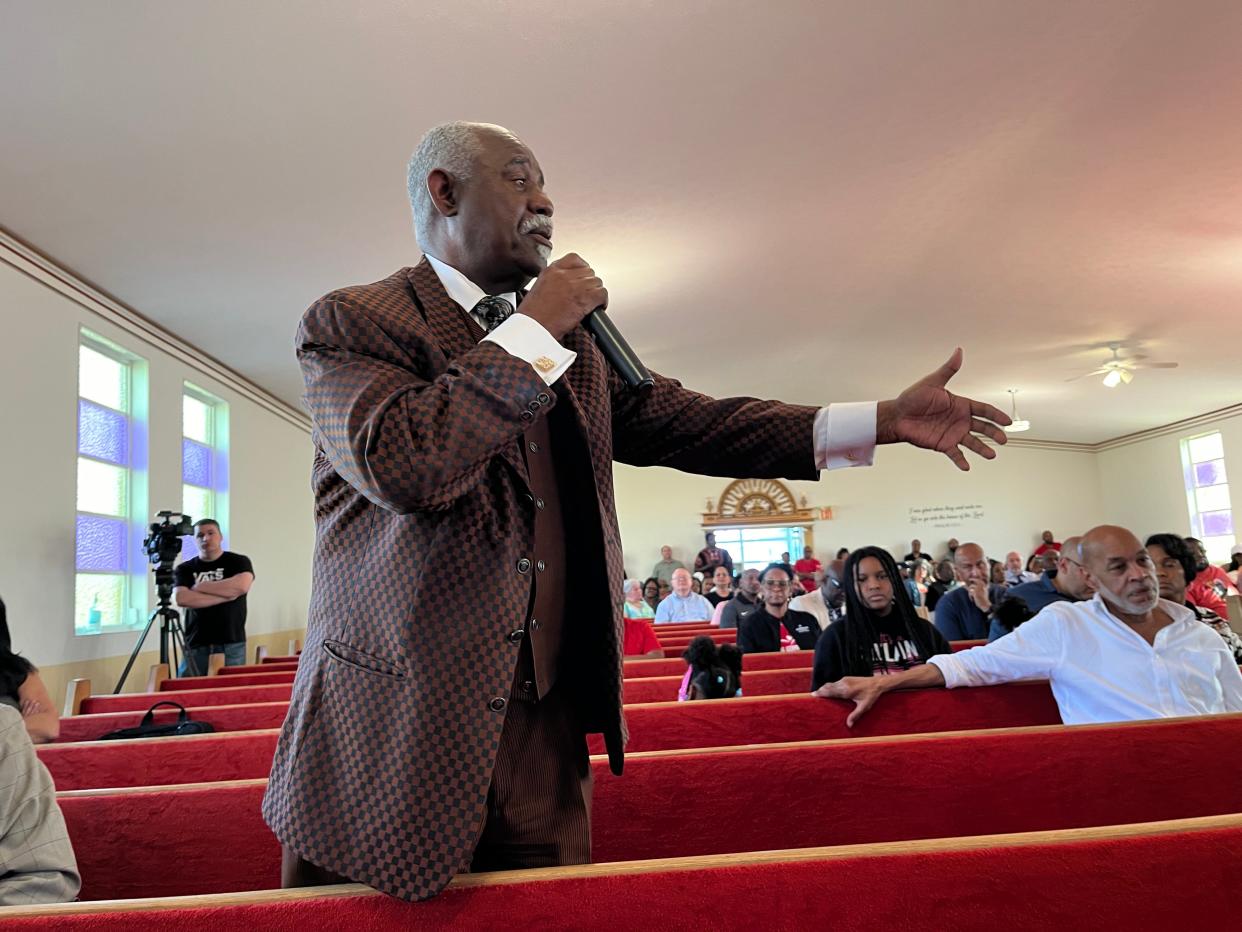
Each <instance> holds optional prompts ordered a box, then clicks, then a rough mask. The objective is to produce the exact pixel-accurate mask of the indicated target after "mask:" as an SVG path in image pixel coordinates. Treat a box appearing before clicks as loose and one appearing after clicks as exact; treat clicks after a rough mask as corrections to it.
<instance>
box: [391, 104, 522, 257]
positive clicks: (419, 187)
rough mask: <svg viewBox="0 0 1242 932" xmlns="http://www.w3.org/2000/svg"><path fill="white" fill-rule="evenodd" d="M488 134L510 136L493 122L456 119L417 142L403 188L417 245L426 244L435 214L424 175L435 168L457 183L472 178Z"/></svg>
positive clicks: (437, 127)
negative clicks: (412, 217) (494, 133)
mask: <svg viewBox="0 0 1242 932" xmlns="http://www.w3.org/2000/svg"><path fill="white" fill-rule="evenodd" d="M488 131H492V132H499V133H504V134H505V135H507V136H512V135H513V134H512V133H510V132H509V131H508V130H507V129H505V128H504V127H503V126H497V125H495V124H494V123H467V122H465V121H463V120H456V121H454V122H452V123H441V124H440V125H439V126H433V127H432V128H431V129H429V130H427V132H426V133H425V134H423V138H422V139H421V140H419V143H418V147H417V148H415V150H414V154H413V155H412V156H410V164H409V166H408V167H407V168H406V172H405V188H406V193H407V194H408V195H409V197H410V210H411V211H412V212H413V214H414V236H415V237H416V238H417V239H418V242H419V244H420V245H426V243H425V242H424V237H425V236H426V234H427V232H428V230H429V228H430V225H431V220H432V218H433V217H434V216H435V212H436V208H435V205H434V204H433V203H432V202H431V194H430V192H428V190H427V176H428V175H430V174H431V173H432V172H433V171H435V170H436V169H437V168H438V169H440V170H441V171H443V172H444V173H445V174H447V175H448V176H449V177H451V178H452V179H453V180H454V181H456V182H466V181H469V180H470V179H471V177H472V176H473V175H474V166H475V161H476V160H477V159H478V157H479V154H480V153H481V152H482V151H483V144H482V142H481V141H480V140H479V135H480V133H483V132H488Z"/></svg>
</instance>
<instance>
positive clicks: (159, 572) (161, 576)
mask: <svg viewBox="0 0 1242 932" xmlns="http://www.w3.org/2000/svg"><path fill="white" fill-rule="evenodd" d="M155 516H156V517H157V518H159V519H160V520H159V521H154V522H152V524H151V526H150V529H149V530H148V532H147V536H146V537H145V538H143V541H142V549H143V551H145V552H146V555H147V560H148V561H149V562H150V563H151V566H152V568H153V570H154V572H155V595H156V598H157V599H158V601H159V605H157V606H156V608H155V611H153V612H152V613H151V617H150V618H148V619H147V625H146V627H145V628H143V629H142V633H141V634H140V635H138V643H137V644H135V645H134V650H133V652H132V653H131V654H130V655H129V662H128V663H126V664H125V670H124V671H123V672H122V673H121V678H120V679H119V680H118V681H117V684H116V689H115V690H113V692H116V693H119V692H120V691H121V689H122V687H124V685H125V680H126V678H127V677H128V676H129V671H130V670H131V669H132V668H133V666H134V661H136V660H137V659H138V654H139V652H140V651H141V650H142V645H143V643H144V642H145V641H146V639H147V635H148V634H150V633H151V625H152V624H153V623H154V622H155V619H156V618H159V619H160V663H169V656H170V654H171V657H172V664H171V669H175V668H176V662H177V651H178V649H179V650H180V651H181V656H182V657H184V658H185V661H186V665H187V666H188V667H189V670H188V672H189V674H190V675H191V676H196V675H197V674H198V672H199V671H198V670H197V669H195V666H194V658H193V657H191V656H190V655H188V654H187V653H186V649H185V635H184V632H183V631H182V630H181V615H180V613H179V612H178V611H177V610H176V609H175V608H173V607H172V594H173V588H174V581H175V577H174V575H173V564H174V563H176V561H177V557H178V555H180V553H181V538H183V537H188V536H189V535H191V534H193V533H194V519H193V518H191V517H190V516H189V515H187V514H182V513H181V512H179V511H160V512H156V515H155ZM174 518H175V519H176V520H175V521H174V520H173V519H174ZM170 648H171V650H170Z"/></svg>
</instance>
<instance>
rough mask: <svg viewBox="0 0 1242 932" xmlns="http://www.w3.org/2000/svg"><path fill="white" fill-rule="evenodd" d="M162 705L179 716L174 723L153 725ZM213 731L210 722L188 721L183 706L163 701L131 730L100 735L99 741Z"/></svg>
mask: <svg viewBox="0 0 1242 932" xmlns="http://www.w3.org/2000/svg"><path fill="white" fill-rule="evenodd" d="M162 705H170V706H172V707H173V708H177V709H180V710H181V714H180V715H178V716H177V720H176V721H175V722H161V723H160V724H158V725H157V724H155V721H154V720H155V710H156V709H158V708H159V707H160V706H162ZM215 730H216V729H215V726H214V725H212V724H211V723H210V722H192V721H190V713H189V712H187V711H186V710H185V706H183V705H181V704H180V703H177V702H170V701H169V700H167V699H165V700H164V701H163V702H157V703H156V704H155V705H153V706H151V708H149V709H147V714H146V715H144V716H143V717H142V722H141V723H140V724H138V725H134V726H133V727H132V728H118V729H117V730H116V731H110V732H108V733H107V734H106V735H101V736H100V738H99V740H100V741H110V740H112V739H113V738H166V737H168V736H169V735H206V734H210V733H211V732H213V731H215Z"/></svg>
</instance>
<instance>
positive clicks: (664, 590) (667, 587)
mask: <svg viewBox="0 0 1242 932" xmlns="http://www.w3.org/2000/svg"><path fill="white" fill-rule="evenodd" d="M671 582H672V581H671V580H670V581H669V582H667V583H663V582H662V583H660V601H659V602H656V607H657V608H658V607H659V605H660V602H663V601H664V600H665V599H667V598H668V596H669V593H670V592H672V591H673V587H672V585H671Z"/></svg>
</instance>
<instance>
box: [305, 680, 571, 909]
mask: <svg viewBox="0 0 1242 932" xmlns="http://www.w3.org/2000/svg"><path fill="white" fill-rule="evenodd" d="M522 696H523V693H522V692H521V691H519V690H514V692H513V698H512V699H511V700H510V702H509V707H508V709H507V710H506V712H505V724H504V729H503V730H502V732H501V735H500V749H499V751H498V752H497V755H496V767H495V769H494V770H493V771H492V782H491V786H490V787H489V788H488V791H487V808H486V811H485V813H484V817H483V825H482V827H481V829H480V833H479V840H478V843H477V845H476V846H475V850H474V853H473V855H472V857H471V859H470V862H469V864H468V865H463V866H462V869H463V871H465V870H470V871H474V872H479V871H500V870H518V869H521V868H527V867H556V866H558V865H562V864H589V863H590V861H591V786H592V778H591V765H590V761H589V759H588V756H587V746H586V738H585V737H584V736H583V735H581V734H580V733H576V730H575V729H574V727H573V725H572V722H571V717H570V712H569V708H568V702H567V701H566V700H565V698H564V691H563V690H561V689H560V688H558V687H553V688H552V690H551V691H550V692H549V693H548V695H546V696H545V697H544V698H543V699H542V700H541V701H539V702H533V701H528V700H527V699H525V698H520V697H522ZM349 882H350V878H348V877H342V876H341V875H340V874H334V873H333V872H331V871H329V870H325V869H323V868H322V867H319V866H317V865H315V864H312V863H311V862H310V861H307V860H305V859H304V858H302V857H300V856H299V855H298V854H297V853H296V852H295V851H292V850H290V849H289V848H285V849H284V852H283V856H282V858H281V886H283V887H314V886H320V885H323V884H332V883H349Z"/></svg>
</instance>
